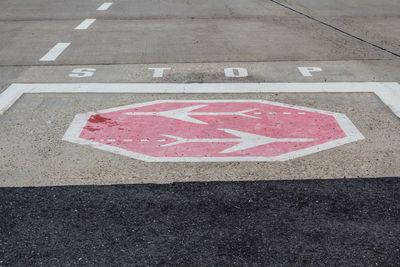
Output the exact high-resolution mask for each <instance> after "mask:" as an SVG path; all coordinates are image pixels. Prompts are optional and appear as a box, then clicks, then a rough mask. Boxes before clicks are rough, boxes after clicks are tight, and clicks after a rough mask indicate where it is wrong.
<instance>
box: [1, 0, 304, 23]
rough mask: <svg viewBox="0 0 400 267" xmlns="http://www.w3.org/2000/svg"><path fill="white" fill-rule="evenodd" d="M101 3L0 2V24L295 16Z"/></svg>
mask: <svg viewBox="0 0 400 267" xmlns="http://www.w3.org/2000/svg"><path fill="white" fill-rule="evenodd" d="M103 2H104V1H99V0H89V1H79V0H72V1H65V0H54V1H49V0H32V1H29V2H26V1H23V0H4V1H1V3H0V21H2V20H4V21H6V20H11V21H14V20H27V21H30V20H70V19H84V18H87V17H94V16H95V17H98V18H101V19H152V18H153V19H166V18H189V19H191V18H233V17H238V18H240V17H259V16H268V17H271V16H273V17H277V16H282V15H284V16H298V15H297V14H294V13H293V12H290V11H287V10H285V9H283V8H281V7H279V6H277V5H276V4H274V3H272V2H269V1H262V0H252V1H246V2H243V1H240V0H219V1H213V0H204V1H196V0H186V1H178V0H147V1H146V0H138V1H129V0H119V1H114V2H113V5H112V6H111V8H110V9H109V10H107V12H101V11H96V9H97V8H98V7H99V6H100V5H101V4H102V3H103Z"/></svg>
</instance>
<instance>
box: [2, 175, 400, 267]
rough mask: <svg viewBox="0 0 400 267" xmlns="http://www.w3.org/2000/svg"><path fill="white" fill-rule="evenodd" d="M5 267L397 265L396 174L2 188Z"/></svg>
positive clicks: (399, 202) (399, 200) (399, 205)
mask: <svg viewBox="0 0 400 267" xmlns="http://www.w3.org/2000/svg"><path fill="white" fill-rule="evenodd" d="M0 212H1V213H0V225H1V232H0V265H1V266H9V265H13V266H32V265H41V266H60V265H62V266H76V265H81V266H123V265H130V266H145V265H149V266H155V265H167V266H326V265H329V266H398V265H399V262H400V178H382V179H352V180H310V181H273V182H210V183H176V184H167V185H127V186H74V187H47V188H3V189H0Z"/></svg>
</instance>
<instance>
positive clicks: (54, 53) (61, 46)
mask: <svg viewBox="0 0 400 267" xmlns="http://www.w3.org/2000/svg"><path fill="white" fill-rule="evenodd" d="M70 44H71V43H58V44H56V45H55V46H54V47H53V48H52V49H50V51H49V52H47V54H46V55H44V56H43V57H42V58H41V59H40V61H54V60H56V59H57V57H58V56H59V55H61V53H62V52H63V51H64V50H65V49H66V48H67V47H68V46H69V45H70Z"/></svg>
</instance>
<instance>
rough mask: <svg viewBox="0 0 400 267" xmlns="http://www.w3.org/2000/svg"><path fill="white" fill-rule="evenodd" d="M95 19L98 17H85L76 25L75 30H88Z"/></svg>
mask: <svg viewBox="0 0 400 267" xmlns="http://www.w3.org/2000/svg"><path fill="white" fill-rule="evenodd" d="M95 21H96V19H85V20H84V21H82V22H81V23H80V24H79V25H78V26H76V27H75V30H87V29H88V28H89V27H90V25H92V24H93V23H94V22H95Z"/></svg>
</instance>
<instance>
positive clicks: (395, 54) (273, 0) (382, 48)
mask: <svg viewBox="0 0 400 267" xmlns="http://www.w3.org/2000/svg"><path fill="white" fill-rule="evenodd" d="M269 1H271V2H273V3H275V4H277V5H280V6H281V7H283V8H286V9H289V10H291V11H293V12H295V13H297V14H299V15H302V16H304V17H306V18H308V19H311V20H313V21H316V22H318V23H320V24H322V25H325V26H327V27H329V28H331V29H334V30H335V31H338V32H341V33H343V34H345V35H347V36H350V37H352V38H354V39H357V40H359V41H361V42H363V43H366V44H368V45H371V46H373V47H375V48H378V49H379V50H382V51H384V52H386V53H389V54H392V55H394V56H396V57H400V54H398V53H396V52H393V51H390V50H389V49H386V48H384V47H382V46H379V45H377V44H374V43H371V42H369V41H367V40H365V39H363V38H360V37H358V36H355V35H354V34H351V33H349V32H346V31H344V30H341V29H339V28H337V27H335V26H333V25H331V24H329V23H326V22H324V21H322V20H319V19H317V18H314V17H312V16H310V15H307V14H305V13H303V12H301V11H298V10H296V9H294V8H292V7H289V6H287V5H285V4H282V3H279V2H277V1H276V0H269Z"/></svg>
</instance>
